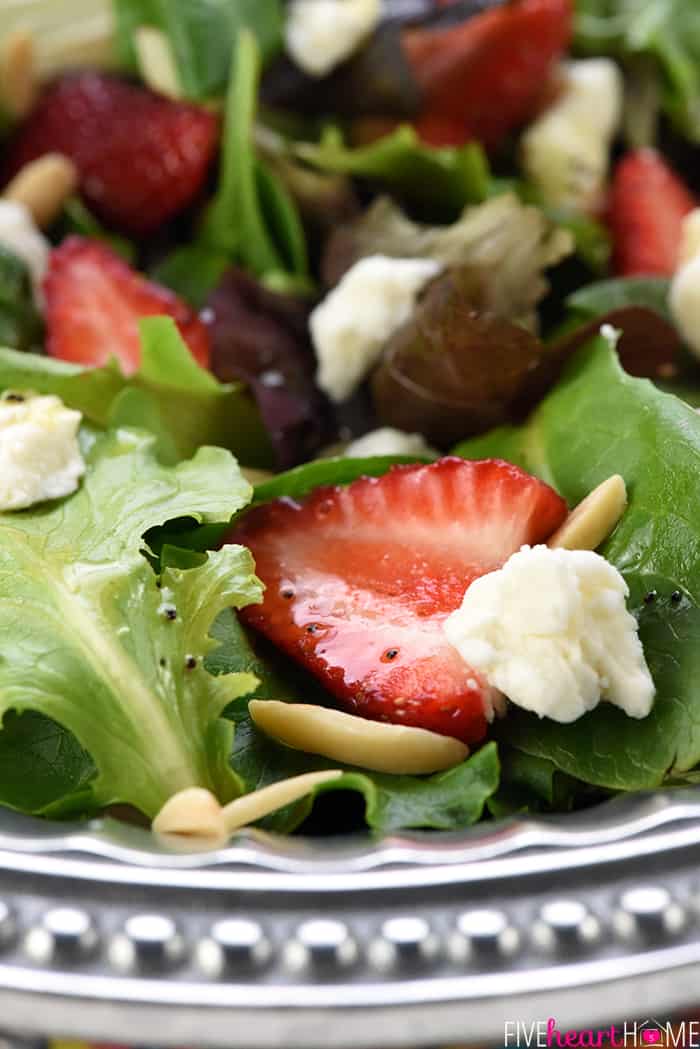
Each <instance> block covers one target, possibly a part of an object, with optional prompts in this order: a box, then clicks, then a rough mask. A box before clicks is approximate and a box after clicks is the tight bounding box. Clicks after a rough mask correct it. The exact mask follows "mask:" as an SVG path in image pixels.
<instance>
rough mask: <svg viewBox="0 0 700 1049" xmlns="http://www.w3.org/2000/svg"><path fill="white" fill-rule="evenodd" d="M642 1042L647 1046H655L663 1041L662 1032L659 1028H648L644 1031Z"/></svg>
mask: <svg viewBox="0 0 700 1049" xmlns="http://www.w3.org/2000/svg"><path fill="white" fill-rule="evenodd" d="M642 1041H643V1042H644V1044H645V1045H655V1044H656V1043H657V1042H660V1041H661V1031H660V1030H659V1029H658V1027H647V1028H646V1030H644V1031H642Z"/></svg>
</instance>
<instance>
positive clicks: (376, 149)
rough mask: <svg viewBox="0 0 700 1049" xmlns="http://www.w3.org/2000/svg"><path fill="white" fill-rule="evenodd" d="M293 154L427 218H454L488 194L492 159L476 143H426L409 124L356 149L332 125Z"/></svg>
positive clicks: (304, 143) (298, 145)
mask: <svg viewBox="0 0 700 1049" xmlns="http://www.w3.org/2000/svg"><path fill="white" fill-rule="evenodd" d="M294 153H295V154H296V155H297V156H298V157H299V159H301V160H304V161H305V162H306V163H307V164H310V165H311V167H314V168H318V169H319V170H321V171H328V172H333V173H335V174H338V175H353V176H355V177H357V178H364V179H368V180H369V181H371V182H376V183H378V184H379V185H380V186H382V187H384V188H385V189H388V190H390V191H391V192H392V193H394V194H396V195H397V196H399V197H401V198H402V199H403V200H404V201H406V203H408V204H413V205H416V206H417V207H418V208H420V209H421V211H422V212H423V214H424V215H425V216H426V217H429V218H435V219H446V220H450V219H456V218H457V216H458V215H459V214H460V212H461V211H462V209H463V208H464V206H465V204H475V203H480V202H481V201H483V200H485V199H486V197H487V196H489V188H490V179H489V168H488V163H487V161H486V157H485V155H484V152H483V150H482V148H481V146H479V145H478V143H475V142H469V143H467V144H466V145H464V146H459V147H455V148H452V147H444V148H440V149H438V148H435V147H432V146H426V145H423V144H422V143H421V142H420V140H419V138H418V135H417V134H416V132H415V130H414V129H413V128H412V127H410V126H409V125H408V124H405V125H403V126H402V127H399V128H397V130H396V131H394V132H392V133H391V134H390V135H385V136H384V137H383V138H380V139H378V141H377V142H374V143H372V144H371V145H369V146H359V147H357V148H352V147H350V146H347V145H346V144H345V143H344V142H343V140H342V137H341V136H340V133H339V132H338V130H337V129H336V128H330V129H327V130H326V132H325V134H324V136H323V137H322V138H321V141H320V142H319V143H312V142H300V143H297V144H296V145H295V146H294ZM426 213H427V215H426Z"/></svg>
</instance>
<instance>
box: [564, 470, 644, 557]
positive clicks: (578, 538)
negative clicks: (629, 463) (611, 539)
mask: <svg viewBox="0 0 700 1049" xmlns="http://www.w3.org/2000/svg"><path fill="white" fill-rule="evenodd" d="M626 507H627V489H626V488H625V482H624V480H623V479H622V477H620V475H619V474H613V475H612V477H608V479H607V481H603V483H602V484H599V485H598V487H597V488H594V489H593V491H592V492H591V493H590V494H589V495H587V496H586V498H585V499H584V500H583V502H581V503H579V504H578V506H577V507H576V509H575V510H572V511H571V513H570V514H569V516H568V517H567V518H566V520H565V521H564V523H563V524H562V525H561V526H560V527H559V528H558V529H557V530H556V532H555V533H554V535H552V536H550V537H549V540H548V542H547V546H550V547H553V548H554V547H562V548H563V549H564V550H596V549H597V548H598V547H599V546H600V544H601V543H602V542H603V540H604V539H607V537H608V536H609V535H610V533H611V532H612V530H613V528H614V527H615V525H616V524H617V522H618V521H619V520H620V518H621V517H622V515H623V513H624V512H625V509H626Z"/></svg>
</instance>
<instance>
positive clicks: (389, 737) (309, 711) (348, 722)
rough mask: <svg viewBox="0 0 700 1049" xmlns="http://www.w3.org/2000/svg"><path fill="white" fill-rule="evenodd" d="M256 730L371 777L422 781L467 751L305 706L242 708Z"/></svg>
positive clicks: (275, 703)
mask: <svg viewBox="0 0 700 1049" xmlns="http://www.w3.org/2000/svg"><path fill="white" fill-rule="evenodd" d="M248 709H249V711H250V716H251V717H252V719H253V721H254V722H255V724H256V725H257V726H258V728H261V729H262V730H263V732H267V734H268V735H270V736H274V737H275V739H278V740H280V741H281V742H282V743H286V744H287V746H289V747H294V748H295V749H296V750H305V751H307V753H310V754H323V755H324V757H327V758H330V759H331V760H332V761H342V762H346V763H347V764H348V765H357V766H358V767H359V768H363V769H372V770H373V771H375V772H393V773H396V774H398V775H422V774H426V773H429V772H440V771H441V770H442V769H448V768H451V767H452V766H453V765H458V764H459V762H460V761H464V759H465V758H466V756H467V755H468V753H469V748H468V747H466V746H465V745H464V743H461V742H460V741H459V740H458V739H452V738H451V737H450V736H440V735H438V733H437V732H429V731H428V730H427V729H422V728H411V727H410V726H408V725H389V724H387V723H386V722H382V721H368V720H367V719H366V718H358V717H356V716H355V715H354V714H345V713H343V712H342V711H340V710H329V709H328V708H327V707H316V706H313V705H312V704H308V703H281V702H280V701H279V700H273V699H254V700H251V702H250V703H249V705H248Z"/></svg>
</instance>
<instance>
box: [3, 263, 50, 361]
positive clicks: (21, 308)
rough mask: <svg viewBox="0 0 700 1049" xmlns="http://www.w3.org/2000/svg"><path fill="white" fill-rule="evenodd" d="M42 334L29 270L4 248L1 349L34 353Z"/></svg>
mask: <svg viewBox="0 0 700 1049" xmlns="http://www.w3.org/2000/svg"><path fill="white" fill-rule="evenodd" d="M41 330H42V324H41V318H40V316H39V314H38V313H37V311H36V309H35V306H34V297H33V293H32V286H31V282H30V280H29V272H28V270H27V267H26V266H25V264H24V262H23V261H22V260H21V259H20V258H18V256H17V255H15V254H14V253H13V252H12V251H10V250H9V248H7V247H5V245H3V244H0V346H10V347H12V349H14V350H30V349H32V348H33V347H36V346H37V345H38V344H39V342H40V340H41Z"/></svg>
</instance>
